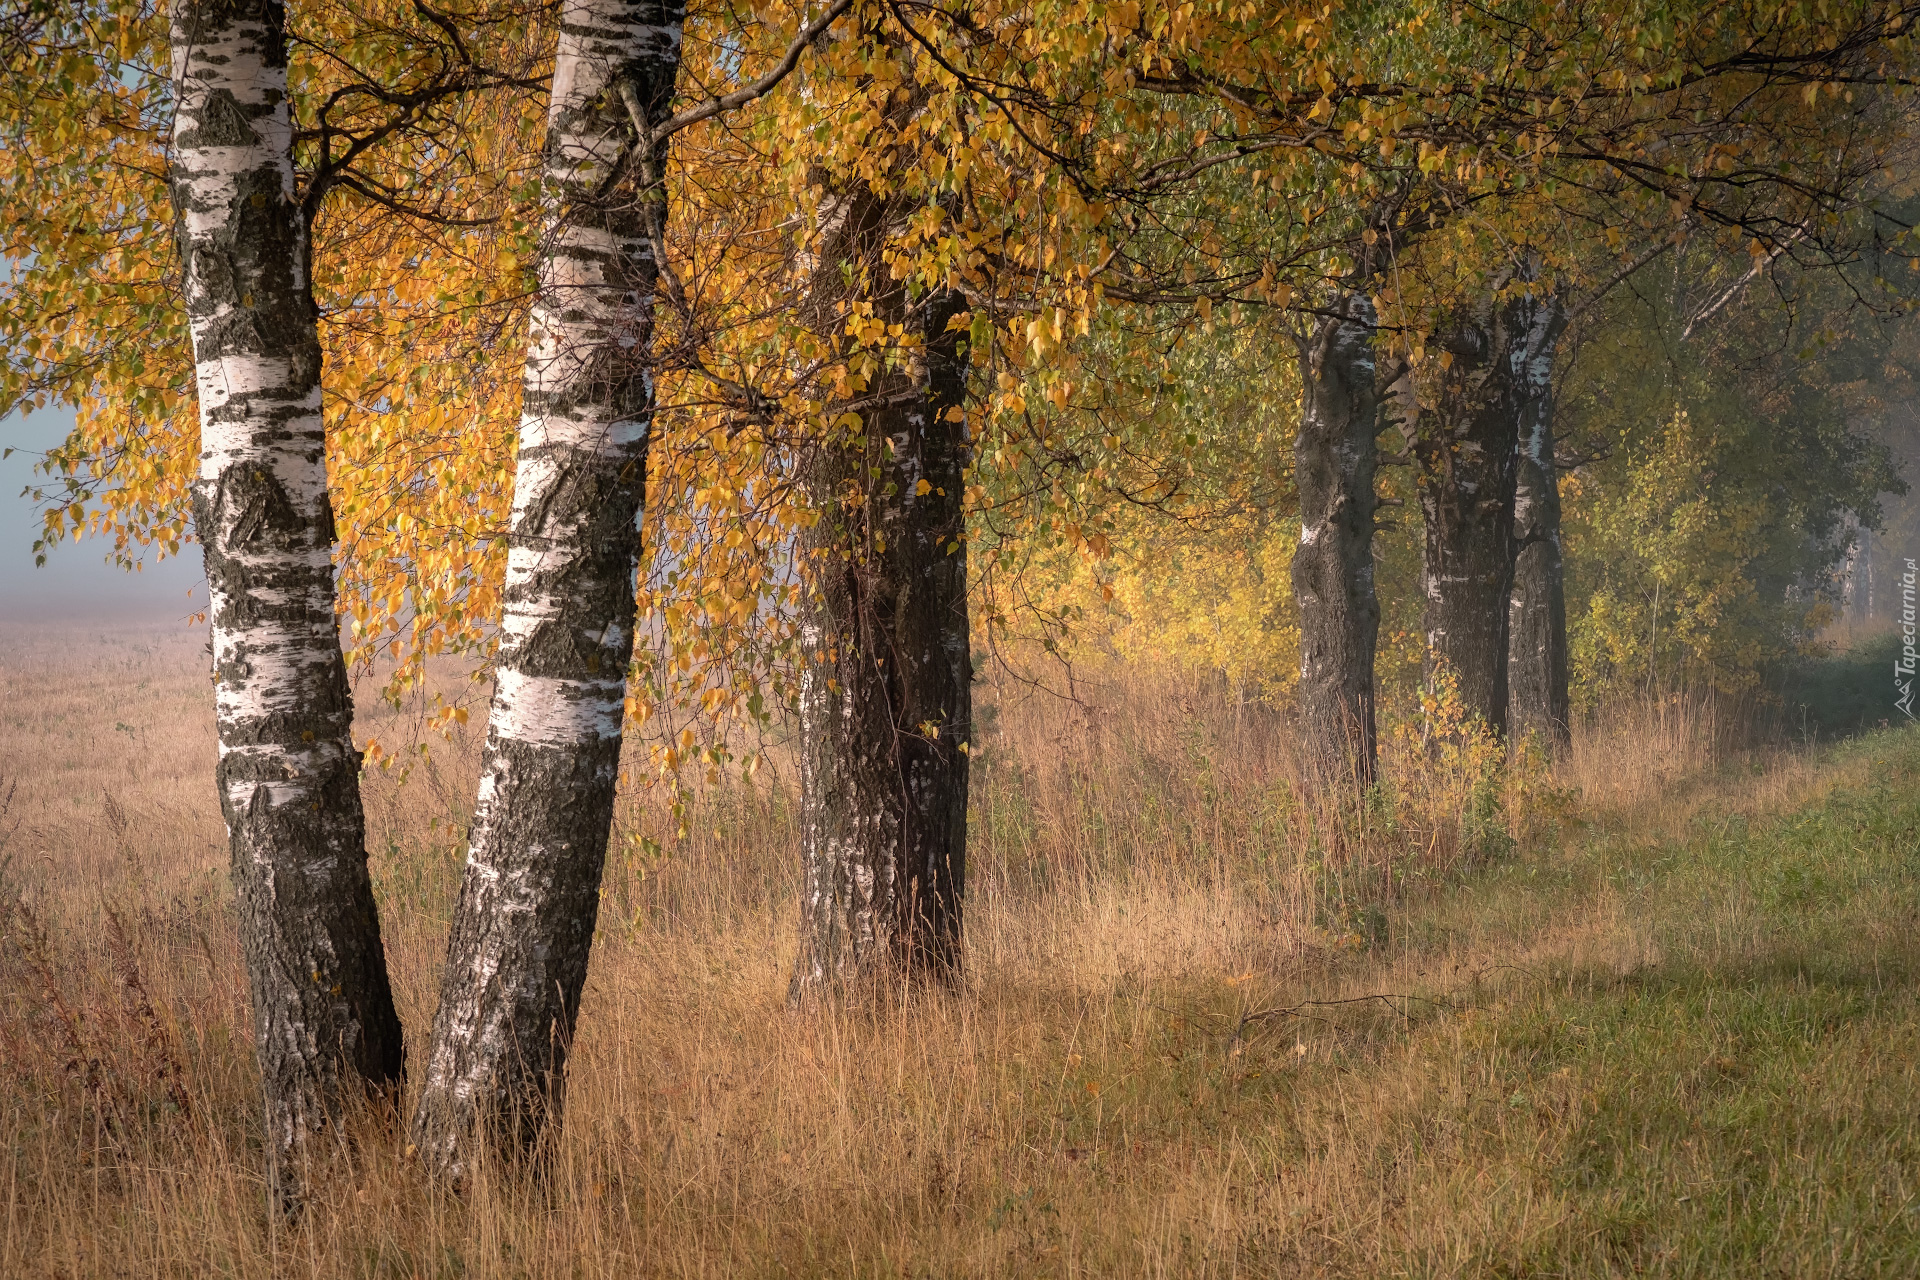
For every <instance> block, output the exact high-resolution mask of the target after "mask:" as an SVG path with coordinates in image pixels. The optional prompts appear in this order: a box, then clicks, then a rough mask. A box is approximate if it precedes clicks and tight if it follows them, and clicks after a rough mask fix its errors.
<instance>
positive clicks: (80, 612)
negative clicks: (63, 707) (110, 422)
mask: <svg viewBox="0 0 1920 1280" xmlns="http://www.w3.org/2000/svg"><path fill="white" fill-rule="evenodd" d="M72 430H73V412H72V410H70V409H64V408H50V409H42V410H38V411H36V412H34V413H31V414H20V413H15V414H10V415H8V416H7V417H5V418H0V450H3V449H11V450H12V451H13V452H12V453H11V454H9V455H8V456H7V457H5V458H0V618H4V619H6V620H7V621H11V622H61V621H67V622H96V621H97V622H138V623H144V624H160V623H167V622H176V623H180V624H182V625H184V624H185V623H186V621H187V619H188V618H190V617H191V616H192V615H193V614H195V613H196V612H198V611H199V610H201V609H203V608H205V607H206V602H207V592H206V582H205V577H204V575H203V574H202V573H201V568H200V548H199V547H198V546H197V545H192V544H189V545H187V546H183V547H182V548H181V554H180V555H177V556H173V557H171V558H169V559H166V560H162V559H161V558H160V555H159V552H158V551H157V550H155V549H154V548H152V547H146V548H141V549H139V556H140V561H141V567H140V570H139V572H132V571H129V570H127V569H123V568H120V567H119V566H117V565H115V564H114V563H113V561H112V555H113V543H112V541H111V540H110V539H107V538H89V537H81V538H77V539H68V540H66V541H63V542H61V543H59V544H58V545H56V546H54V547H52V548H50V549H49V550H48V552H47V562H46V564H45V565H41V566H35V564H34V562H33V542H34V539H35V538H36V537H38V536H39V533H40V506H39V504H38V503H36V502H34V501H33V499H32V497H31V496H30V495H29V493H27V492H26V491H27V490H30V489H32V488H33V487H34V486H35V485H36V484H40V483H42V482H43V481H44V479H45V477H44V476H42V475H41V474H40V473H39V472H38V471H37V470H36V467H37V466H38V464H39V463H40V461H41V460H42V459H43V458H44V457H45V455H46V452H47V450H49V449H51V448H53V447H55V446H56V445H58V444H59V443H60V442H61V441H62V440H65V439H66V437H67V434H68V433H69V432H70V431H72Z"/></svg>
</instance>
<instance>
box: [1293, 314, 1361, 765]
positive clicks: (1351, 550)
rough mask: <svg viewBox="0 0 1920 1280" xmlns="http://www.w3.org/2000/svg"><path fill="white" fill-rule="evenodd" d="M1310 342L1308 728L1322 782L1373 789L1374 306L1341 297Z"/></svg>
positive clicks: (1299, 455)
mask: <svg viewBox="0 0 1920 1280" xmlns="http://www.w3.org/2000/svg"><path fill="white" fill-rule="evenodd" d="M1339 310H1340V316H1339V317H1338V318H1325V319H1322V320H1321V321H1320V322H1319V324H1318V325H1317V326H1316V328H1315V331H1314V332H1313V334H1312V335H1311V336H1309V338H1308V339H1307V340H1306V341H1305V342H1303V343H1302V344H1301V348H1300V383H1301V386H1302V388H1303V396H1302V400H1301V406H1300V432H1299V435H1298V436H1297V437H1296V438H1295V440H1294V446H1293V457H1294V483H1295V485H1296V486H1297V488H1298V491H1299V495H1300V547H1299V550H1297V551H1296V552H1294V556H1293V596H1294V600H1295V602H1296V603H1297V605H1298V607H1299V610H1300V721H1301V736H1302V739H1303V742H1304V745H1305V747H1306V751H1307V755H1308V759H1309V760H1310V762H1311V764H1312V767H1313V769H1314V770H1315V771H1316V772H1317V773H1318V774H1320V775H1322V777H1323V779H1324V780H1325V781H1328V782H1332V781H1334V780H1335V779H1347V780H1350V781H1351V782H1352V783H1353V784H1354V785H1356V786H1357V787H1358V788H1361V789H1364V788H1365V787H1366V786H1367V785H1368V784H1369V783H1371V782H1372V781H1373V769H1374V759H1375V751H1376V744H1375V733H1374V691H1373V659H1374V646H1375V643H1376V641H1377V639H1378V635H1379V630H1380V602H1379V600H1378V599H1377V598H1376V597H1375V595H1374V584H1373V521H1374V511H1375V508H1376V507H1377V506H1378V498H1377V496H1376V494H1375V493H1374V487H1373V478H1374V468H1375V465H1376V460H1377V453H1376V449H1375V441H1374V437H1375V436H1376V435H1377V434H1378V426H1379V395H1378V391H1377V389H1376V387H1375V377H1376V370H1375V362H1374V355H1373V330H1374V316H1373V305H1372V303H1371V302H1369V301H1368V300H1367V298H1366V297H1365V296H1364V295H1362V294H1357V293H1355V294H1349V295H1347V297H1346V298H1345V299H1343V300H1342V302H1341V305H1340V308H1339Z"/></svg>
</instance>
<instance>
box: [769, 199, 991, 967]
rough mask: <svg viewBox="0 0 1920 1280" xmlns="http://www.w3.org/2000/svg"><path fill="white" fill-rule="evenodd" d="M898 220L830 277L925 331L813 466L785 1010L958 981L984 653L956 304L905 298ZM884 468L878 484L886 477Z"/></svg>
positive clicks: (845, 223) (879, 219) (831, 266)
mask: <svg viewBox="0 0 1920 1280" xmlns="http://www.w3.org/2000/svg"><path fill="white" fill-rule="evenodd" d="M891 212H892V211H891V210H890V209H889V208H888V207H887V206H886V203H885V202H884V201H883V200H882V199H881V198H880V197H878V196H876V195H875V194H874V193H872V192H871V190H869V189H866V188H864V187H862V188H860V189H859V190H858V191H857V192H856V193H855V194H854V195H853V196H851V197H850V198H847V199H845V200H844V201H842V202H841V203H840V205H839V207H838V208H837V209H836V210H835V219H834V221H835V222H836V224H837V225H835V227H834V229H832V230H830V231H829V233H828V235H827V236H826V243H825V245H824V247H823V251H822V261H821V268H822V270H821V273H820V275H821V278H822V280H823V281H825V282H826V283H827V287H828V288H831V287H832V282H833V281H835V280H838V279H840V278H841V277H840V272H839V268H840V266H841V264H843V263H845V264H848V265H850V266H851V267H852V268H853V278H854V280H855V281H856V282H858V283H857V284H856V287H857V288H862V289H864V290H865V299H866V300H869V301H871V302H872V303H873V304H874V309H875V313H876V315H878V316H883V317H885V318H886V319H887V320H889V321H890V322H892V323H902V322H905V323H911V324H917V325H918V326H919V328H920V332H921V333H922V335H923V336H924V338H925V339H926V346H925V353H924V358H923V360H922V361H921V362H920V363H919V366H918V367H914V368H906V369H901V370H898V371H895V372H892V373H887V374H882V375H881V376H879V377H877V378H875V380H874V382H873V384H872V386H871V387H870V388H869V390H870V393H872V394H875V395H879V396H882V397H886V396H897V397H898V398H899V400H900V401H901V403H898V404H893V405H886V406H884V407H881V408H877V409H873V410H871V411H869V412H868V413H867V414H866V416H865V419H864V422H863V425H862V427H861V429H860V434H859V435H858V436H857V437H855V438H853V439H852V440H849V441H840V440H833V441H829V442H827V443H825V444H823V445H821V446H820V447H819V448H818V449H817V450H816V452H815V454H814V456H813V457H812V458H811V459H809V460H808V462H807V464H806V467H807V469H806V477H807V485H808V490H809V493H810V495H811V497H812V499H813V502H814V504H815V507H816V509H817V510H818V511H819V512H820V520H819V522H818V523H817V524H816V525H814V526H813V527H812V528H811V529H810V530H808V532H807V535H806V537H805V538H804V539H803V544H802V557H803V564H804V566H805V569H804V571H805V573H806V575H807V593H806V596H805V598H804V601H803V604H802V617H801V642H802V648H803V655H804V662H805V667H804V670H803V672H802V675H801V681H800V706H799V714H800V735H801V771H800V778H801V857H802V861H803V864H804V887H803V890H802V904H801V941H800V960H799V963H798V965H797V966H796V967H795V970H794V974H793V981H792V983H791V985H790V987H789V990H788V998H789V1000H790V1001H791V1002H792V1003H795V1004H802V1003H806V1002H807V1001H810V1000H813V999H816V998H820V997H822V996H826V995H829V994H831V993H833V992H835V991H838V990H841V989H844V988H847V987H849V986H852V985H854V984H856V983H859V982H863V981H870V980H874V979H880V978H885V977H889V976H893V977H898V976H907V977H913V976H918V975H931V976H935V977H940V978H949V977H951V976H953V975H954V974H955V973H956V972H957V970H958V967H959V963H960V919H961V896H962V894H963V892H964V890H965V883H966V820H967V764H968V755H967V748H968V746H969V744H970V735H971V730H972V659H971V652H970V641H969V632H968V619H967V559H966V531H965V522H964V516H963V510H962V491H963V477H964V473H965V470H966V465H967V457H968V445H967V430H966V426H965V424H964V422H963V421H961V420H960V414H959V412H958V410H959V407H960V405H961V402H962V400H963V398H964V394H965V373H966V356H965V353H964V351H963V348H962V345H961V342H960V337H959V335H958V334H955V333H948V332H947V330H946V325H947V321H948V319H949V318H950V317H952V316H953V315H955V314H957V313H958V312H959V311H960V310H961V309H962V303H961V302H960V300H959V299H958V298H957V297H956V296H955V295H952V294H948V293H944V292H935V293H933V294H932V295H930V296H927V297H923V298H922V299H921V300H919V301H918V303H915V304H911V305H910V304H909V302H908V299H907V297H906V294H905V291H904V290H903V289H901V288H899V287H898V286H897V285H893V284H892V283H890V282H889V283H887V284H885V285H883V286H882V287H879V288H876V287H875V282H877V281H884V280H885V272H884V267H883V265H882V264H881V263H880V261H879V249H880V246H881V244H882V242H883V240H884V237H885V235H886V233H887V231H888V224H889V221H890V214H891ZM876 470H877V473H878V474H877V476H876Z"/></svg>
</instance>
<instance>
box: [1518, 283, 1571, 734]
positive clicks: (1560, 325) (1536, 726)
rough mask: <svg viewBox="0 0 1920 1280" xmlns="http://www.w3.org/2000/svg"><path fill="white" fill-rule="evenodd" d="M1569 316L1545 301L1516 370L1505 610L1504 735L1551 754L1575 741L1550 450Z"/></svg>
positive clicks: (1555, 475)
mask: <svg viewBox="0 0 1920 1280" xmlns="http://www.w3.org/2000/svg"><path fill="white" fill-rule="evenodd" d="M1567 314H1568V308H1567V307H1566V305H1565V303H1564V302H1563V301H1562V300H1561V299H1559V298H1558V297H1549V298H1545V299H1542V300H1541V301H1540V303H1539V305H1538V307H1537V310H1536V312H1535V316H1534V322H1533V323H1532V324H1531V325H1530V326H1529V327H1528V335H1527V343H1526V347H1525V349H1524V350H1522V351H1518V352H1516V353H1515V355H1514V359H1515V360H1517V361H1519V362H1520V365H1521V367H1520V369H1519V370H1518V373H1517V377H1518V379H1519V381H1520V388H1519V396H1518V400H1519V403H1520V411H1521V418H1520V423H1519V442H1518V443H1519V456H1518V457H1517V458H1516V460H1515V461H1516V471H1515V475H1514V503H1513V539H1514V559H1513V588H1512V593H1511V597H1510V599H1509V603H1508V622H1507V628H1508V641H1507V644H1508V658H1507V728H1508V731H1509V732H1510V733H1512V734H1513V736H1514V737H1515V738H1516V739H1518V738H1522V737H1524V736H1526V735H1528V734H1535V735H1538V737H1539V739H1540V741H1541V743H1542V744H1543V745H1544V746H1545V747H1546V749H1547V750H1548V751H1549V752H1551V753H1558V752H1561V751H1564V750H1566V748H1567V746H1568V745H1569V743H1570V742H1571V740H1572V729H1571V725H1570V720H1571V717H1572V707H1571V703H1570V701H1569V698H1568V691H1567V578H1566V557H1565V554H1564V549H1563V548H1562V546H1561V539H1560V471H1559V467H1558V465H1557V464H1556V461H1555V458H1554V448H1553V429H1554V413H1553V360H1554V354H1555V352H1556V350H1557V349H1558V347H1559V340H1560V334H1561V332H1562V330H1564V329H1565V327H1566V323H1567Z"/></svg>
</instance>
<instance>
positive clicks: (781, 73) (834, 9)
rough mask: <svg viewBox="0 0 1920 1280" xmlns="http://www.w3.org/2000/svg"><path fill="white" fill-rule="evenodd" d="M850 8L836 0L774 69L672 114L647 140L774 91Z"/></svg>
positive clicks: (847, 2) (846, 1) (802, 32)
mask: <svg viewBox="0 0 1920 1280" xmlns="http://www.w3.org/2000/svg"><path fill="white" fill-rule="evenodd" d="M851 8H853V0H833V3H832V4H831V5H829V6H827V11H826V12H825V13H823V14H821V15H820V16H819V17H817V18H815V19H814V20H813V21H812V22H809V23H808V24H807V25H806V26H804V27H802V28H800V31H799V34H797V35H795V36H794V38H793V43H791V44H789V45H788V46H787V52H786V54H785V55H784V56H782V57H781V59H780V61H779V62H777V63H775V64H774V67H773V70H771V71H769V72H767V74H765V75H764V76H761V77H760V78H759V79H758V80H755V81H754V82H753V83H752V84H750V85H745V86H742V87H741V88H738V89H735V90H734V91H733V92H732V93H728V94H722V95H721V96H719V97H717V98H708V99H707V100H706V101H705V102H703V103H701V104H700V105H699V106H697V107H688V108H687V109H686V110H685V111H682V112H681V113H680V114H679V115H677V116H672V117H670V118H669V119H668V120H667V121H666V122H665V123H663V124H662V125H661V126H660V127H659V128H657V129H655V130H653V132H652V134H651V135H650V137H649V138H648V141H652V142H656V143H657V142H659V141H660V140H661V139H662V138H667V137H671V136H672V135H673V134H676V133H678V132H680V130H682V129H685V128H688V127H689V126H691V125H696V124H699V123H700V122H701V121H702V120H711V119H712V118H713V117H715V116H717V115H720V114H722V113H724V112H728V111H737V110H739V109H740V108H741V107H744V106H746V105H747V104H748V103H749V102H752V101H753V100H754V99H755V98H759V97H762V96H764V95H766V94H768V93H770V92H772V91H773V89H774V87H775V86H777V85H778V84H779V83H780V82H781V81H782V80H785V79H786V78H787V77H788V76H790V75H792V74H793V69H794V68H795V67H797V66H799V65H800V55H801V54H803V53H805V52H806V51H807V46H809V45H811V44H812V43H813V42H814V41H815V40H818V39H819V38H820V37H821V36H822V35H824V34H826V30H827V28H828V27H830V26H832V25H833V24H834V23H835V22H836V21H838V20H839V18H840V16H841V15H842V14H844V13H846V11H847V10H849V9H851Z"/></svg>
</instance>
